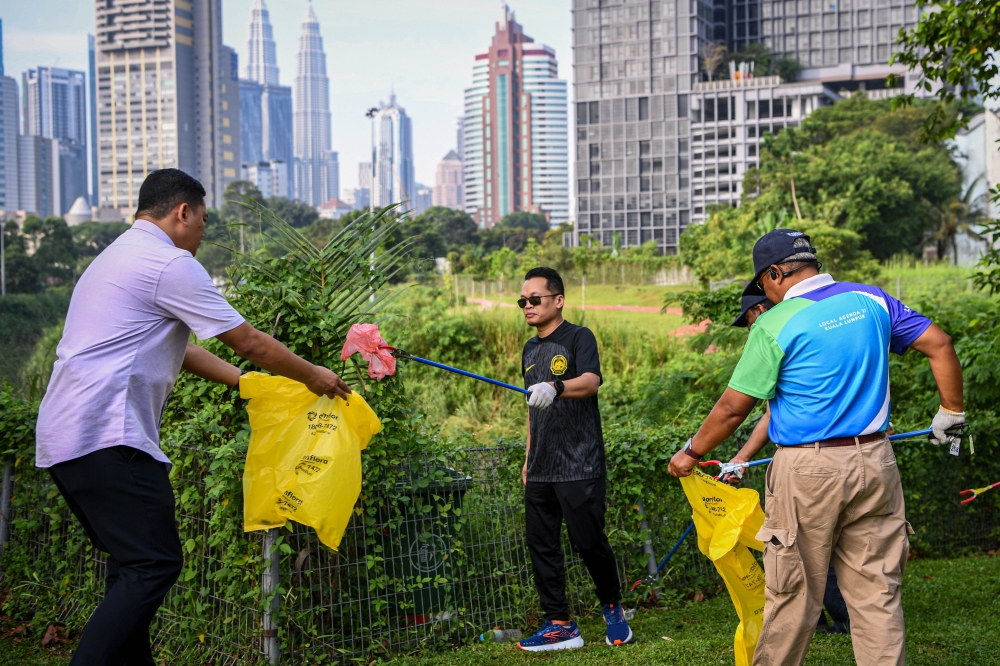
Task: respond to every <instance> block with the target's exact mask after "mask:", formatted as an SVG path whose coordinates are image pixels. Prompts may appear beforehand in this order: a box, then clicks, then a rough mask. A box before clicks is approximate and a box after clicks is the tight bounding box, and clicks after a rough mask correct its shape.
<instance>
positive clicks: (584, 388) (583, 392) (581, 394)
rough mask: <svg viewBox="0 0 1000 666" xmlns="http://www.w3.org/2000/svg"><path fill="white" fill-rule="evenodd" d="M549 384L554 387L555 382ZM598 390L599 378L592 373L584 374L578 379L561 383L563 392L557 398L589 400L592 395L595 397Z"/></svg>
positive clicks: (599, 386) (599, 385)
mask: <svg viewBox="0 0 1000 666" xmlns="http://www.w3.org/2000/svg"><path fill="white" fill-rule="evenodd" d="M549 384H553V385H555V382H549ZM600 388H601V378H600V377H598V376H597V375H596V374H595V373H593V372H585V373H583V374H582V375H580V376H579V377H574V378H573V379H567V380H566V381H565V382H563V392H562V395H560V396H559V398H560V399H562V398H577V399H580V398H589V397H590V396H592V395H597V391H598V389H600Z"/></svg>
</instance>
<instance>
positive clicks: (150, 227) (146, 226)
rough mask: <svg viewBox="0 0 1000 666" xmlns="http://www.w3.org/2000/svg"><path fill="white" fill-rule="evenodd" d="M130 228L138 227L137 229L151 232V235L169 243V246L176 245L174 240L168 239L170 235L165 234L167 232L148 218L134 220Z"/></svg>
mask: <svg viewBox="0 0 1000 666" xmlns="http://www.w3.org/2000/svg"><path fill="white" fill-rule="evenodd" d="M132 228H133V229H138V230H139V231H145V232H146V233H148V234H152V235H153V236H155V237H157V238H159V239H160V240H161V241H163V242H164V243H169V244H170V246H171V247H176V245H174V241H172V240H170V236H168V235H167V232H166V231H164V230H163V229H161V228H159V227H158V226H156V225H155V224H153V223H152V222H150V221H149V220H136V221H135V222H133V223H132Z"/></svg>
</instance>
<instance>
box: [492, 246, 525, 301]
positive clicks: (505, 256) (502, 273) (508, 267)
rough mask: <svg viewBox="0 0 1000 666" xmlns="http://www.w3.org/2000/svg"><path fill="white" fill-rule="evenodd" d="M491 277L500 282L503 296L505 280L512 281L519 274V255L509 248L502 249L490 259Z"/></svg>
mask: <svg viewBox="0 0 1000 666" xmlns="http://www.w3.org/2000/svg"><path fill="white" fill-rule="evenodd" d="M488 260H489V266H490V277H492V278H495V279H497V280H499V281H500V295H501V296H503V287H504V280H505V279H507V280H509V279H511V278H513V277H514V276H515V275H516V274H517V268H518V266H519V265H520V263H521V262H520V260H519V259H518V257H517V254H516V253H515V252H514V251H513V250H512V249H510V248H509V247H502V248H500V249H499V250H497V251H496V252H494V253H492V254H491V255H490V256H489V257H488Z"/></svg>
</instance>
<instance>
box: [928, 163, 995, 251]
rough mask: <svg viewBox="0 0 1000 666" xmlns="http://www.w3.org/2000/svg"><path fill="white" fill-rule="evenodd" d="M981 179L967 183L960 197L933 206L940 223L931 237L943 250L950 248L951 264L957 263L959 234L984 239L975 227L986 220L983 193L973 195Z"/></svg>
mask: <svg viewBox="0 0 1000 666" xmlns="http://www.w3.org/2000/svg"><path fill="white" fill-rule="evenodd" d="M981 179H982V176H980V177H979V178H976V179H975V180H974V181H972V182H971V183H969V185H968V187H966V188H965V192H964V193H963V194H962V196H961V197H959V198H957V199H953V200H952V201H950V202H948V204H946V205H945V206H943V207H938V206H934V207H933V210H934V212H935V213H936V214H937V216H938V218H939V219H940V225H939V226H938V230H937V231H936V232H935V233H934V237H933V238H934V240H936V241H937V242H938V243H939V244H941V245H942V246H943V247H944V249H945V251H947V250H948V249H951V257H952V261H951V263H952V265H953V266H954V265H957V264H958V237H959V235H961V234H966V235H968V236H971V237H972V238H975V239H976V240H980V241H985V239H984V238H983V236H981V235H980V234H979V232H978V231H977V230H976V227H978V226H980V225H982V224H983V223H984V222H986V210H985V207H984V206H983V204H984V200H985V195H983V194H980V195H979V196H973V195H974V193H975V189H976V186H977V185H978V184H979V181H980V180H981Z"/></svg>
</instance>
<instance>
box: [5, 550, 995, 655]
mask: <svg viewBox="0 0 1000 666" xmlns="http://www.w3.org/2000/svg"><path fill="white" fill-rule="evenodd" d="M998 595H1000V560H998V559H997V558H996V557H985V556H982V557H969V558H963V559H955V560H920V559H918V560H914V561H912V562H910V563H909V565H908V567H907V571H906V575H905V578H904V582H903V606H904V609H905V612H906V631H907V640H906V649H907V655H906V662H907V664H914V665H917V666H920V665H925V664H926V665H928V666H930V665H934V666H939V665H944V666H951V665H954V666H960V665H962V666H964V665H966V664H988V663H996V662H997V655H998V654H1000V615H998V614H997V612H996V609H997V605H996V599H997V597H998ZM736 622H737V619H736V613H735V611H734V610H733V606H732V603H731V602H730V601H729V598H728V597H727V596H726V595H722V596H719V597H716V598H714V599H710V600H708V601H702V602H687V603H685V604H684V605H682V606H679V607H676V608H671V609H667V610H662V609H655V610H647V609H640V610H639V612H638V613H636V617H635V620H633V622H632V623H631V624H632V627H633V630H634V632H635V635H636V640H635V643H634V644H632V645H628V646H624V647H619V648H610V647H608V646H607V645H605V644H604V628H603V623H602V622H601V620H600V619H599V618H586V619H584V620H583V621H582V623H581V625H582V630H583V636H584V639H585V640H586V641H587V645H586V646H585V647H584V648H583V649H581V650H573V651H568V652H552V653H544V654H528V653H523V652H520V651H518V650H517V649H516V647H515V646H514V645H512V644H487V645H471V646H466V647H461V648H457V649H454V650H449V651H446V652H423V653H419V654H413V655H408V656H399V657H395V658H393V659H391V660H388V661H387V660H384V659H382V660H376V661H374V662H369V663H376V664H393V665H395V666H473V665H478V664H484V663H488V664H495V665H496V666H521V665H524V666H527V665H529V664H538V663H544V664H548V665H550V666H606V665H608V664H623V665H624V664H649V665H653V666H655V665H660V664H662V665H668V664H671V665H672V664H678V665H680V664H684V665H694V664H706V665H707V664H731V663H733V642H732V641H733V631H734V630H735V628H736ZM39 638H40V635H39V634H38V632H36V633H35V634H34V635H32V636H30V637H28V638H24V639H22V640H21V641H20V642H17V643H15V642H14V641H12V640H10V639H0V664H4V665H6V664H18V665H19V666H64V665H65V664H67V663H68V662H69V653H70V648H69V647H67V646H60V647H58V648H52V649H49V648H42V647H40V646H39ZM159 663H164V664H170V666H195V665H194V664H193V663H192V664H190V665H189V664H181V663H175V662H170V661H163V662H159ZM806 663H807V664H817V665H818V664H823V665H828V664H853V663H854V657H853V652H852V650H851V641H850V638H849V637H847V636H831V635H817V636H816V637H815V638H813V642H812V645H811V647H810V649H809V654H808V656H807V657H806Z"/></svg>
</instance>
